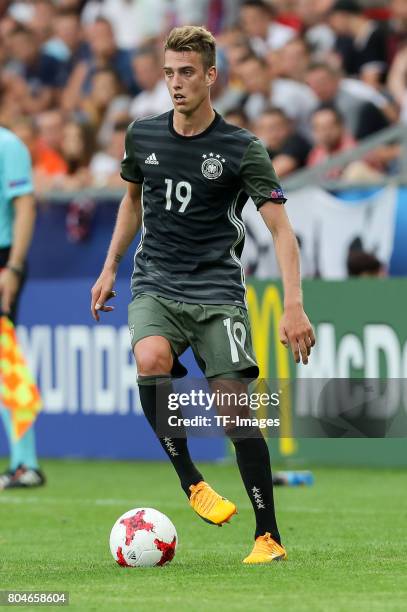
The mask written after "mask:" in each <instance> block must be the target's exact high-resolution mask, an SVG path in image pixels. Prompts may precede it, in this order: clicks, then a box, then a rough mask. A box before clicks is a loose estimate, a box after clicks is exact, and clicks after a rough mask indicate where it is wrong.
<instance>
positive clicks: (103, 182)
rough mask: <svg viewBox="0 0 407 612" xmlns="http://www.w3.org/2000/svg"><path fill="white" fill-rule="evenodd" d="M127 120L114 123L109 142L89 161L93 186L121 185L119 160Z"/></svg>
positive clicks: (122, 150) (122, 149) (120, 158)
mask: <svg viewBox="0 0 407 612" xmlns="http://www.w3.org/2000/svg"><path fill="white" fill-rule="evenodd" d="M129 123H130V120H129V121H126V122H122V123H115V124H114V126H113V133H112V137H111V139H110V142H109V143H108V144H107V146H106V147H105V149H104V150H102V151H98V152H97V153H95V154H94V155H93V157H92V159H91V162H90V173H91V176H92V183H93V184H94V186H95V187H123V180H122V179H121V177H120V162H121V161H122V159H123V154H124V139H125V136H126V130H127V126H128V124H129Z"/></svg>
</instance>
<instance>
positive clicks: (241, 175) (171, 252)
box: [121, 111, 285, 305]
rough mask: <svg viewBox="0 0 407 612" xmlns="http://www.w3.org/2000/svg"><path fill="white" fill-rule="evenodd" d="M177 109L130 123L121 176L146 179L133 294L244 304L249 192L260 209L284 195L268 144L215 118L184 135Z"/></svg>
mask: <svg viewBox="0 0 407 612" xmlns="http://www.w3.org/2000/svg"><path fill="white" fill-rule="evenodd" d="M173 115H174V112H173V111H171V112H169V113H165V114H164V115H159V116H157V117H151V118H147V119H142V120H139V121H135V122H134V123H132V124H131V125H130V126H129V128H128V130H127V135H126V153H125V157H124V159H123V162H122V172H121V175H122V178H123V179H125V180H126V181H132V182H135V183H142V184H143V229H142V238H141V242H140V244H139V247H138V249H137V251H136V255H135V269H134V272H133V277H132V293H133V296H136V295H140V294H141V293H152V294H155V295H161V296H163V297H167V298H170V299H173V300H178V301H181V302H191V303H200V304H242V305H244V304H245V281H244V272H243V268H242V265H241V263H240V256H241V253H242V250H243V245H244V237H245V228H244V224H243V222H242V218H241V212H242V209H243V206H244V204H245V203H246V201H247V199H248V198H249V197H251V198H253V200H254V202H255V204H256V206H257V207H260V206H261V205H262V204H264V203H265V202H268V201H273V202H276V203H279V204H281V203H284V202H285V198H284V194H283V192H282V190H281V187H280V185H279V183H278V179H277V177H276V174H275V172H274V170H273V167H272V165H271V162H270V159H269V156H268V154H267V151H266V149H265V148H264V147H263V145H262V144H261V143H260V141H259V140H258V139H257V138H256V137H255V136H253V134H251V133H250V132H248V131H246V130H242V129H240V128H237V127H235V126H233V125H230V124H228V123H226V122H225V121H224V120H223V119H222V118H221V116H220V115H218V114H217V115H216V117H215V119H214V121H213V122H212V124H211V125H210V126H209V127H208V129H207V130H206V131H205V132H202V133H201V134H198V135H196V136H190V137H187V136H181V135H180V134H178V133H177V132H175V130H174V127H173Z"/></svg>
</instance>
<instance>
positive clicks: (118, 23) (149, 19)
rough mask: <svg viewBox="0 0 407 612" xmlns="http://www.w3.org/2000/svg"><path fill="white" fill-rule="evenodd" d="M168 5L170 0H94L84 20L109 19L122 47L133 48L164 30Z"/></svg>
mask: <svg viewBox="0 0 407 612" xmlns="http://www.w3.org/2000/svg"><path fill="white" fill-rule="evenodd" d="M198 3H199V2H197V0H194V2H189V4H192V5H196V4H198ZM168 4H169V3H168V2H167V0H103V2H101V1H95V0H91V1H90V2H87V3H86V6H85V8H84V10H83V13H82V20H83V22H84V23H85V24H90V23H93V21H94V20H95V19H97V18H104V19H106V20H107V21H109V22H110V23H111V24H112V28H113V31H114V36H115V39H116V41H117V44H118V45H119V47H120V48H122V49H128V50H131V49H135V48H136V47H139V46H141V45H143V44H145V43H146V41H147V40H149V39H151V38H153V37H156V36H159V35H160V34H161V33H162V32H163V31H164V30H165V28H166V25H167V24H166V20H167V16H168V13H167V10H168V8H169V7H168ZM196 23H201V22H198V21H197V22H196Z"/></svg>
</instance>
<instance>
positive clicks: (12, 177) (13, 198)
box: [0, 128, 45, 490]
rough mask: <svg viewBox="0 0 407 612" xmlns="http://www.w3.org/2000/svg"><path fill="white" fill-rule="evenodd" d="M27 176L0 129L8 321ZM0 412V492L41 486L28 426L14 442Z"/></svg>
mask: <svg viewBox="0 0 407 612" xmlns="http://www.w3.org/2000/svg"><path fill="white" fill-rule="evenodd" d="M31 174H32V169H31V160H30V154H29V152H28V150H27V148H26V146H25V145H24V144H23V143H22V142H21V140H20V139H19V138H17V136H16V135H15V134H13V133H12V132H10V131H9V130H7V129H5V128H0V176H1V179H0V316H2V315H5V316H7V317H8V318H9V319H10V320H11V321H12V322H13V323H15V322H16V315H17V306H18V299H19V296H20V292H21V289H22V287H23V284H24V280H25V274H26V266H25V260H26V255H27V252H28V248H29V246H30V243H31V238H32V234H33V230H34V223H35V215H36V209H35V200H34V196H33V184H32V176H31ZM0 412H1V415H2V418H3V422H4V426H5V429H6V432H7V437H8V441H9V445H10V465H9V469H8V470H7V471H6V472H4V474H0V490H1V489H10V488H17V487H19V488H20V487H21V488H30V487H38V486H41V485H43V484H44V483H45V477H44V474H43V472H42V471H41V470H40V469H39V466H38V460H37V455H36V450H35V436H34V430H33V426H31V427H30V429H28V431H27V432H26V433H25V434H24V435H23V436H22V438H20V439H19V440H18V441H15V440H13V436H12V423H11V415H10V411H9V410H8V409H6V408H5V407H2V406H1V403H0Z"/></svg>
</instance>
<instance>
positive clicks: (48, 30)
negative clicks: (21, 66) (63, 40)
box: [27, 0, 55, 45]
mask: <svg viewBox="0 0 407 612" xmlns="http://www.w3.org/2000/svg"><path fill="white" fill-rule="evenodd" d="M32 7H33V14H32V17H31V19H30V20H29V21H28V23H27V25H28V27H29V28H30V29H31V30H32V31H33V32H34V34H35V38H36V40H37V41H38V42H39V43H40V44H41V45H43V44H44V43H46V41H47V40H48V39H49V38H50V37H51V35H52V25H53V21H54V18H55V6H54V3H53V2H49V1H48V0H36V2H33V3H32Z"/></svg>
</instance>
